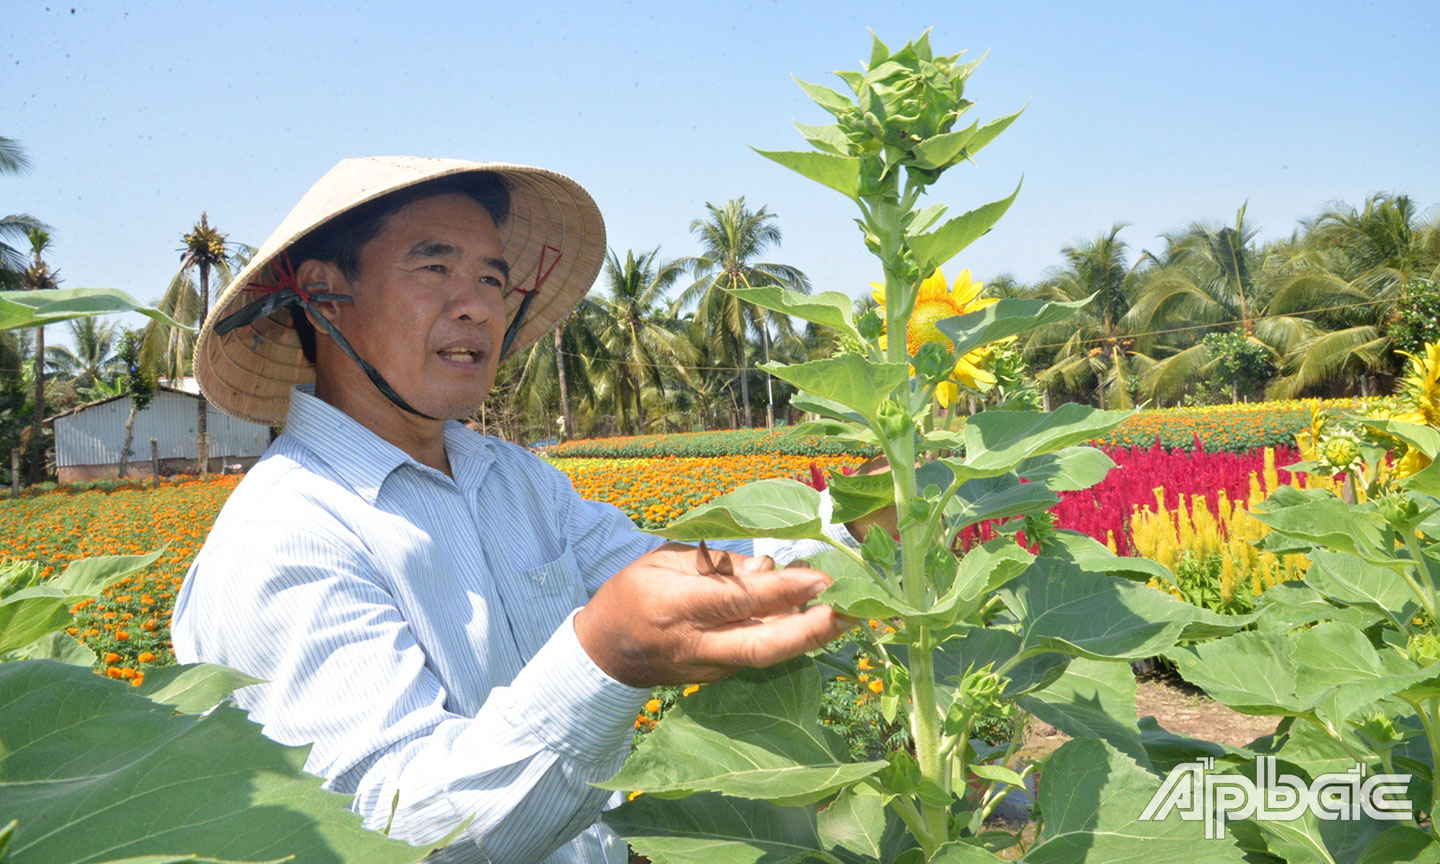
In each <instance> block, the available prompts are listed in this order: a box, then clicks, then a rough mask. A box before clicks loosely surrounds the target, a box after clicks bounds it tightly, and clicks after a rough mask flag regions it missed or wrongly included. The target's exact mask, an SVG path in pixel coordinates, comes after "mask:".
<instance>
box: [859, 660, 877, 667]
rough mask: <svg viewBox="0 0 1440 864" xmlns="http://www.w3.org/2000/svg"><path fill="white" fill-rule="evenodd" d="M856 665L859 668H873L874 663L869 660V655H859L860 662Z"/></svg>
mask: <svg viewBox="0 0 1440 864" xmlns="http://www.w3.org/2000/svg"><path fill="white" fill-rule="evenodd" d="M858 665H859V666H860V668H861V669H874V668H875V664H874V663H871V662H870V658H869V657H861V658H860V663H859V664H858Z"/></svg>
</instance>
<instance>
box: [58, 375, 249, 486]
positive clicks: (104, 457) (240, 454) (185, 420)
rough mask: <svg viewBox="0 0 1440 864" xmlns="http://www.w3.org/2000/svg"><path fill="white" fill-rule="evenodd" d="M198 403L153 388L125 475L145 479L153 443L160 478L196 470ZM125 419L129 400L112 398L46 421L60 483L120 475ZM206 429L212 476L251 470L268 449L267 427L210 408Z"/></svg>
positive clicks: (137, 426)
mask: <svg viewBox="0 0 1440 864" xmlns="http://www.w3.org/2000/svg"><path fill="white" fill-rule="evenodd" d="M182 386H183V385H182ZM199 398H200V397H198V396H196V395H195V394H193V393H188V392H186V391H185V390H181V389H178V388H174V387H168V386H165V385H160V386H157V387H156V388H155V397H154V398H153V399H151V400H150V404H149V405H147V406H146V407H145V409H144V410H142V411H140V412H139V413H138V414H137V415H136V417H135V437H134V441H133V443H132V444H131V453H130V463H129V467H128V468H127V469H126V472H125V473H126V476H130V477H143V476H147V475H149V473H150V439H151V438H154V439H156V440H157V442H158V446H159V450H160V470H161V473H167V474H169V473H193V472H194V471H195V443H196V442H195V419H196V414H197V413H198V412H197V411H196V408H195V406H196V403H197V401H198V400H199ZM129 416H130V397H129V396H116V397H114V398H111V399H104V400H101V401H99V402H91V403H90V404H89V405H81V406H79V407H77V408H72V409H70V410H69V411H66V412H65V413H63V414H56V415H55V416H54V417H52V418H50V422H52V423H53V424H54V426H55V466H56V469H57V472H58V474H59V479H60V482H61V483H73V482H76V481H79V480H97V479H101V478H110V477H117V476H119V469H120V449H121V448H122V447H123V446H124V445H125V420H126V418H128V417H129ZM205 425H206V432H207V434H208V435H209V438H210V448H209V449H210V453H209V456H210V470H211V471H215V472H218V471H220V470H221V469H222V467H223V466H226V465H235V464H239V465H240V466H241V467H242V468H249V467H250V466H251V465H254V464H255V461H256V460H257V459H259V458H260V456H261V455H262V454H263V453H264V452H265V448H266V447H268V446H270V427H268V426H264V425H261V424H259V423H250V422H248V421H245V420H237V419H235V418H234V417H231V416H230V415H228V414H225V413H224V412H222V411H220V410H219V409H217V408H215V407H214V406H213V405H212V406H210V408H209V410H208V412H207V414H206V424H205Z"/></svg>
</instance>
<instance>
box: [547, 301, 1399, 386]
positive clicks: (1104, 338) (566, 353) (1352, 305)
mask: <svg viewBox="0 0 1440 864" xmlns="http://www.w3.org/2000/svg"><path fill="white" fill-rule="evenodd" d="M1393 302H1395V301H1393V300H1361V301H1357V302H1355V303H1344V304H1340V305H1338V306H1321V307H1317V308H1315V309H1305V310H1303V311H1299V312H1293V313H1288V314H1283V315H1282V314H1278V313H1277V314H1273V315H1257V316H1255V317H1253V318H1251V319H1250V321H1251V322H1252V323H1254V322H1259V321H1269V320H1272V319H1276V318H1298V317H1301V316H1305V315H1315V314H1318V313H1320V312H1336V311H1340V310H1342V309H1359V308H1361V307H1365V306H1375V305H1378V304H1381V303H1393ZM1243 323H1245V319H1244V318H1235V319H1232V320H1229V321H1213V322H1210V323H1208V324H1188V325H1186V326H1184V327H1167V328H1164V329H1161V330H1146V331H1143V332H1140V333H1126V334H1123V335H1122V336H1120V337H1118V338H1121V339H1141V338H1144V337H1146V336H1163V335H1166V334H1169V333H1185V332H1189V331H1193V330H1208V329H1211V328H1214V327H1226V326H1230V325H1234V324H1243ZM1110 341H1113V340H1112V339H1111V338H1110V337H1108V336H1100V337H1096V338H1093V339H1082V340H1080V341H1079V342H1077V343H1075V344H1076V345H1090V344H1099V343H1105V342H1110ZM1069 344H1070V343H1069V342H1068V341H1066V342H1051V343H1045V344H1041V345H1032V346H1030V347H1031V348H1032V349H1033V350H1039V349H1041V348H1063V347H1065V346H1066V345H1069ZM559 353H560V354H561V355H562V356H565V357H576V358H579V359H581V360H588V361H590V362H592V363H597V362H598V363H610V364H614V365H626V366H647V367H651V368H655V369H673V368H675V367H676V366H680V367H683V368H685V369H696V370H705V371H712V372H741V371H747V372H748V371H750V370H751V369H754V368H756V367H755V366H747V367H745V369H744V370H741V368H740V367H739V366H690V365H687V364H684V363H678V364H665V363H648V362H645V361H643V360H622V359H618V358H614V357H591V356H589V355H586V354H577V353H575V352H573V351H561V352H559Z"/></svg>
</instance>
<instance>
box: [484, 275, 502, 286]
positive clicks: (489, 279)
mask: <svg viewBox="0 0 1440 864" xmlns="http://www.w3.org/2000/svg"><path fill="white" fill-rule="evenodd" d="M480 281H481V283H483V284H485V285H493V286H494V287H496V288H504V287H505V283H504V281H502V280H501V279H500V277H499V276H481V277H480Z"/></svg>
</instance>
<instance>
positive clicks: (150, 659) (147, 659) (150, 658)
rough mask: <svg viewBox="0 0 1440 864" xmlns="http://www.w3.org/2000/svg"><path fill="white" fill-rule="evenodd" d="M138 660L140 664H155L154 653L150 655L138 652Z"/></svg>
mask: <svg viewBox="0 0 1440 864" xmlns="http://www.w3.org/2000/svg"><path fill="white" fill-rule="evenodd" d="M138 659H139V660H140V662H141V663H154V662H155V655H154V653H152V652H150V651H141V652H140V657H139V658H138Z"/></svg>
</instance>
